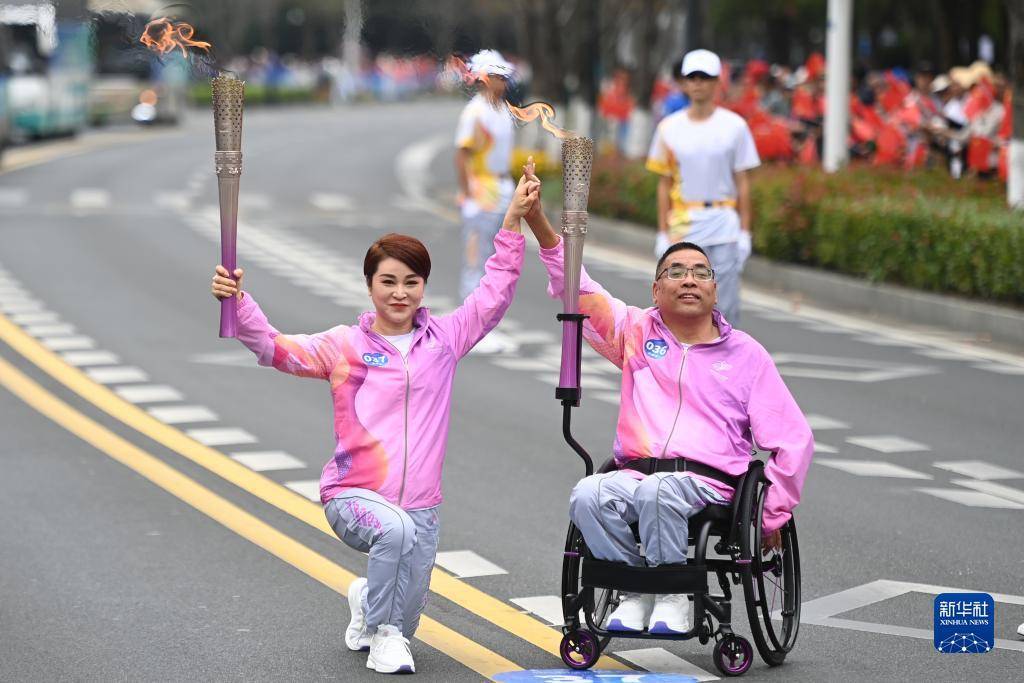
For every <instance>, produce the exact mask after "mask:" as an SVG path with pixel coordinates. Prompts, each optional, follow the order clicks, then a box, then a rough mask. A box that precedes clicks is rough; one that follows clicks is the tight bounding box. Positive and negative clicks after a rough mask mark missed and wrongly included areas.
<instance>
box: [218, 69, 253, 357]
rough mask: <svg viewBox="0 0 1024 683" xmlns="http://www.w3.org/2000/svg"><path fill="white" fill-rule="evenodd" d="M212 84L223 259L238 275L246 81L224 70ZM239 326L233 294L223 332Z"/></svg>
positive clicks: (225, 305) (226, 303) (230, 333)
mask: <svg viewBox="0 0 1024 683" xmlns="http://www.w3.org/2000/svg"><path fill="white" fill-rule="evenodd" d="M212 84H213V126H214V133H215V136H216V140H217V151H216V152H214V155H213V160H214V164H215V166H216V168H217V190H218V193H219V196H220V262H221V265H223V266H224V267H225V268H227V269H228V272H229V273H230V274H231V277H234V275H235V268H236V267H237V263H236V240H237V236H238V182H239V180H240V179H241V176H242V108H243V105H244V104H245V82H244V81H240V80H238V79H237V78H235V77H234V76H233V75H231V74H225V73H222V74H220V75H219V76H217V77H216V78H214V79H213V80H212ZM237 330H238V299H237V298H235V297H233V296H232V297H228V298H226V299H223V300H222V301H221V303H220V336H221V337H234V336H236V335H237Z"/></svg>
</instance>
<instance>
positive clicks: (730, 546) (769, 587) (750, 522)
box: [555, 313, 800, 677]
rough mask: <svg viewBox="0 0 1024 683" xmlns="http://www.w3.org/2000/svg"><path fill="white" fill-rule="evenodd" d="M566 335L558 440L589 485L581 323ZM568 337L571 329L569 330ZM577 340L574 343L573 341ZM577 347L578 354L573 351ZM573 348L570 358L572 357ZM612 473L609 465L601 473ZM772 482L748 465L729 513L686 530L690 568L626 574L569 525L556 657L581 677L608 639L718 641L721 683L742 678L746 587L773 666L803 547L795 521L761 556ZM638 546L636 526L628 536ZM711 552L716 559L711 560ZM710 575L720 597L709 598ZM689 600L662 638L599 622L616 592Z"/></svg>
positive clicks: (710, 515)
mask: <svg viewBox="0 0 1024 683" xmlns="http://www.w3.org/2000/svg"><path fill="white" fill-rule="evenodd" d="M556 317H557V319H558V320H559V321H560V322H562V323H563V325H564V330H565V332H564V336H563V356H562V370H563V376H561V377H560V379H559V386H558V388H557V389H556V390H555V398H556V399H558V400H560V401H561V403H562V436H563V438H564V439H565V441H566V443H567V444H568V445H569V446H570V447H571V448H572V449H573V450H574V451H575V452H576V454H577V455H579V457H580V458H581V459H582V460H583V463H584V468H585V472H586V476H590V475H591V474H593V473H594V465H593V460H592V459H591V457H590V454H589V453H587V451H586V449H584V448H583V446H582V445H580V443H579V442H578V441H576V439H575V438H574V437H573V435H572V427H571V422H572V408H574V407H578V406H579V404H580V398H581V390H580V384H579V378H580V363H581V348H582V345H583V333H582V322H583V320H584V319H585V318H586V316H585V315H583V314H580V313H559V314H558V315H557V316H556ZM572 328H575V329H574V330H573V329H572ZM573 336H575V340H573V339H572V337H573ZM573 342H575V344H573ZM573 346H575V353H572V351H573V348H572V347H573ZM613 469H615V466H614V461H613V460H610V459H609V460H608V461H607V462H605V463H604V465H603V466H602V467H601V470H600V471H601V472H610V471H612V470H613ZM769 486H771V482H770V481H769V480H768V478H767V477H766V476H765V474H764V463H763V462H762V461H761V460H758V459H756V458H752V459H751V461H750V465H749V466H748V468H747V471H746V472H745V473H744V474H743V475H741V476H740V477H739V479H738V481H737V482H736V486H735V488H734V491H735V493H734V495H733V500H732V502H731V504H729V505H714V504H709V505H708V506H707V507H705V508H704V509H703V510H701V511H700V512H699V513H698V514H696V515H694V516H693V517H691V518H690V519H689V520H688V533H689V541H688V542H689V545H691V546H693V549H694V550H693V557H692V558H689V557H688V558H687V563H686V564H674V565H673V564H667V565H660V566H657V567H631V566H629V565H627V564H624V563H621V562H607V561H603V560H599V559H596V558H594V557H593V555H592V554H591V553H590V550H589V549H588V548H587V544H586V541H585V540H584V539H583V534H582V533H581V532H580V531H579V529H577V528H576V527H575V525H573V524H571V523H570V525H569V532H568V535H567V537H566V541H565V552H564V554H563V558H562V592H561V598H562V614H563V617H564V620H565V621H564V624H563V626H562V634H563V635H562V640H561V643H560V644H559V654H560V655H561V658H562V661H563V662H564V663H565V665H566V666H568V667H570V668H572V669H577V670H582V669H589V668H590V667H592V666H593V665H594V664H596V663H597V661H598V659H599V658H600V656H601V653H602V652H603V651H604V650H605V648H607V647H608V644H609V642H611V639H612V638H635V639H641V640H690V639H692V638H696V639H697V640H698V641H699V642H700V643H701V644H702V645H706V644H707V643H708V642H710V641H711V640H712V639H714V641H715V645H714V650H713V654H712V657H713V660H714V663H715V668H717V669H718V670H719V671H720V672H721V673H722V674H723V675H724V676H730V677H731V676H741V675H743V674H745V673H746V672H747V671H748V670H749V669H750V667H751V665H752V664H753V660H754V652H753V647H751V645H750V641H749V640H747V639H746V638H745V637H743V636H742V635H739V634H737V633H735V632H734V631H733V630H732V587H733V586H738V585H740V584H742V586H743V598H744V603H745V605H746V612H747V620H748V622H749V624H750V630H751V635H752V636H753V639H754V645H755V646H756V647H757V651H758V653H759V654H760V655H761V658H762V659H763V660H764V661H765V663H766V664H768V666H778V665H780V664H782V663H783V661H785V659H786V655H787V654H788V653H789V652H790V651H791V650H792V649H793V646H794V645H795V644H796V637H797V632H798V631H799V628H800V547H799V544H798V543H797V535H796V521H795V519H793V518H792V517H791V518H790V520H789V521H788V522H786V524H785V525H784V526H783V527H782V528H781V529H780V532H781V537H782V542H781V544H780V546H779V548H777V549H771V550H769V549H767V548H766V547H765V546H764V542H763V541H764V539H763V531H762V529H761V520H762V519H763V516H764V505H765V496H766V495H767V493H768V487H769ZM633 533H634V535H635V536H636V540H637V543H638V544H639V543H640V537H639V533H638V531H637V529H636V526H635V525H634V527H633ZM709 543H713V545H711V546H710V547H711V548H712V549H713V550H714V552H715V553H716V554H717V555H718V557H708V548H709ZM711 574H714V576H715V578H716V579H717V583H718V588H719V590H720V593H712V592H711V589H710V587H709V580H708V577H709V575H711ZM624 591H625V592H630V593H653V594H669V593H686V594H691V595H692V596H693V606H692V609H691V610H690V618H691V624H692V625H691V627H690V630H689V631H687V632H686V633H680V634H663V633H649V632H647V631H646V630H644V631H641V632H627V631H609V630H607V629H605V628H604V626H603V625H604V622H605V618H606V617H607V616H608V615H609V614H610V613H611V612H612V610H614V609H615V608H616V607H617V606H618V604H619V595H620V593H621V592H624Z"/></svg>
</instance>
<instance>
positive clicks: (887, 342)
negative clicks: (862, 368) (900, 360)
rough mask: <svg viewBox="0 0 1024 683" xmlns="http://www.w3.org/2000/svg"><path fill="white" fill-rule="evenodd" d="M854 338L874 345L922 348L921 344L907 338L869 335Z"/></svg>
mask: <svg viewBox="0 0 1024 683" xmlns="http://www.w3.org/2000/svg"><path fill="white" fill-rule="evenodd" d="M854 339H855V340H856V341H859V342H861V343H864V344H871V345H872V346H895V347H897V348H909V349H919V348H921V345H920V344H917V343H916V342H911V341H907V340H905V339H889V338H887V337H868V336H861V337H854Z"/></svg>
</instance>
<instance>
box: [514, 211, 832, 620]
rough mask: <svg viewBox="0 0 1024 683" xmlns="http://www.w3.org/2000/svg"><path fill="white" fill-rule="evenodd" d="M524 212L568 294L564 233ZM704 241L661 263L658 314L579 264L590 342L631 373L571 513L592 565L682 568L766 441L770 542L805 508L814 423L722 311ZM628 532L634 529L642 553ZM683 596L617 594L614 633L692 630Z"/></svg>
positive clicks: (669, 253) (553, 284)
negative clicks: (691, 537)
mask: <svg viewBox="0 0 1024 683" xmlns="http://www.w3.org/2000/svg"><path fill="white" fill-rule="evenodd" d="M539 204H540V203H539V202H538V203H537V204H535V207H534V209H535V210H534V211H532V212H531V213H530V214H529V215H527V220H528V222H529V224H530V227H531V228H532V229H533V232H534V234H535V235H536V237H537V239H538V241H539V243H540V246H541V249H540V258H541V261H542V262H543V264H544V266H545V268H546V269H547V272H548V279H549V286H548V293H549V294H550V295H551V296H552V297H555V298H558V297H560V296H561V294H562V288H563V253H562V243H561V238H560V237H559V236H558V235H557V234H556V233H555V232H554V230H553V229H552V228H551V225H550V223H548V221H547V219H546V218H545V217H544V214H543V212H542V211H540V209H539ZM712 265H713V264H711V263H710V262H709V261H708V257H707V254H706V253H705V252H704V250H703V249H701V248H700V247H699V246H697V245H695V244H691V243H688V242H680V243H677V244H674V245H672V246H671V247H669V248H668V249H667V250H666V251H665V253H664V255H663V256H662V257H661V259H660V260H659V261H658V265H657V269H656V272H655V279H654V284H653V287H652V294H653V299H654V306H653V307H652V308H646V309H642V308H638V307H635V306H628V305H626V304H625V303H624V302H622V301H620V300H619V299H616V298H614V297H612V296H611V295H610V294H609V293H608V292H607V291H605V290H604V288H603V287H601V286H600V285H599V284H597V283H596V282H594V281H593V280H592V279H591V278H590V277H589V276H588V275H587V273H586V270H585V269H584V270H583V273H582V274H581V278H580V302H579V307H580V312H581V313H584V314H586V315H587V316H589V318H588V319H587V320H586V322H585V323H584V328H583V335H584V338H585V339H586V340H587V342H588V343H589V344H590V345H591V347H593V348H594V350H596V351H597V352H598V353H600V354H601V355H602V356H604V357H605V358H607V359H608V360H610V361H611V362H612V363H614V364H615V365H616V366H617V367H619V368H621V369H622V387H621V397H620V409H619V417H618V424H617V427H616V438H615V443H614V455H615V457H614V469H612V470H611V471H608V472H600V473H597V474H594V475H591V476H588V477H585V478H584V479H582V480H581V481H580V482H579V483H578V484H577V485H576V487H575V488H574V489H573V491H572V494H571V497H570V502H569V510H570V516H571V518H572V521H573V523H574V524H575V525H576V526H577V527H578V528H579V529H580V531H581V532H582V533H583V537H584V539H585V541H586V544H587V547H588V548H589V549H590V551H591V552H592V554H593V555H594V557H595V558H596V559H599V560H608V561H614V562H623V563H627V564H629V565H633V566H640V567H642V566H658V565H662V564H682V563H685V562H686V559H687V544H688V532H687V521H688V520H689V519H690V518H691V517H693V516H694V515H696V514H697V513H699V512H700V511H701V510H703V509H704V508H705V506H708V505H723V504H727V503H729V502H730V500H731V499H732V496H733V493H734V487H735V485H736V482H737V479H738V478H739V477H740V476H741V475H742V474H743V473H745V472H746V471H747V468H748V465H749V463H750V461H751V453H752V449H753V447H754V443H755V442H756V444H757V446H758V447H759V448H760V449H761V450H765V451H772V452H773V455H772V456H771V458H770V459H769V460H768V462H767V464H766V465H765V468H764V473H765V475H766V477H767V478H768V480H769V481H770V482H771V484H772V485H771V486H770V487H769V488H768V492H767V494H766V498H765V503H764V514H763V519H762V528H763V532H764V534H765V546H767V547H777V546H778V544H779V543H780V536H779V529H781V528H782V527H783V526H784V525H785V524H786V522H787V520H789V518H790V515H791V511H792V510H793V508H794V507H795V506H796V505H797V503H798V502H799V500H800V492H801V489H802V487H803V483H804V478H805V476H806V474H807V469H808V467H809V466H810V462H811V457H812V455H813V452H814V439H813V436H812V434H811V429H810V426H809V425H808V424H807V420H806V419H805V418H804V415H803V413H802V412H801V410H800V408H799V406H797V404H796V401H795V400H794V399H793V396H792V394H790V392H789V390H788V389H787V387H786V385H785V383H784V382H783V381H782V378H781V377H780V376H779V372H778V369H777V368H776V367H775V364H774V362H773V361H772V359H771V357H770V356H769V355H768V352H767V351H766V350H765V349H764V347H763V346H761V344H759V343H758V342H757V341H755V340H754V339H753V338H752V337H751V336H750V335H748V334H746V333H745V332H742V331H740V330H737V329H733V328H732V327H731V326H730V325H729V322H728V321H727V320H726V319H725V318H724V317H723V316H722V315H721V313H719V311H718V310H716V308H715V303H716V285H715V271H714V269H713V267H712ZM631 525H638V527H639V537H640V541H641V548H642V552H643V554H641V552H640V551H638V548H637V543H636V537H635V536H634V533H633V529H632V528H631ZM688 612H689V602H688V600H687V597H686V595H685V594H680V595H658V596H653V595H644V594H638V593H623V594H620V602H619V605H618V607H617V608H616V609H615V610H614V611H613V612H612V613H611V614H610V615H609V617H608V619H607V622H606V624H605V628H606V629H607V630H609V631H612V630H615V631H625V632H638V631H643V630H644V629H645V628H647V629H648V631H649V632H650V633H663V634H677V633H684V632H686V631H687V630H688V628H689V626H688V621H689V614H688Z"/></svg>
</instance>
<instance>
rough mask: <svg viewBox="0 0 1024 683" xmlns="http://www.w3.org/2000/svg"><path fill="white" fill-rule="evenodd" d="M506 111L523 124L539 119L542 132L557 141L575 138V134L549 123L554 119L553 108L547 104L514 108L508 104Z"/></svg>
mask: <svg viewBox="0 0 1024 683" xmlns="http://www.w3.org/2000/svg"><path fill="white" fill-rule="evenodd" d="M506 104H507V103H506ZM508 110H509V111H510V112H512V116H514V117H516V118H517V119H519V120H520V121H523V122H525V123H529V122H530V121H536V120H537V119H538V118H539V119H540V125H541V126H542V127H543V128H544V130H546V131H547V132H549V133H551V134H552V135H554V136H555V137H556V138H558V139H559V140H565V139H566V138H573V137H576V134H575V133H571V132H569V131H567V130H565V129H563V128H559V127H558V126H556V125H555V124H553V123H551V119H553V118H555V108H554V107H552V106H551V105H550V104H548V103H547V102H534V103H533V104H528V105H526V106H525V107H516V106H513V105H511V104H509V105H508Z"/></svg>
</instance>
